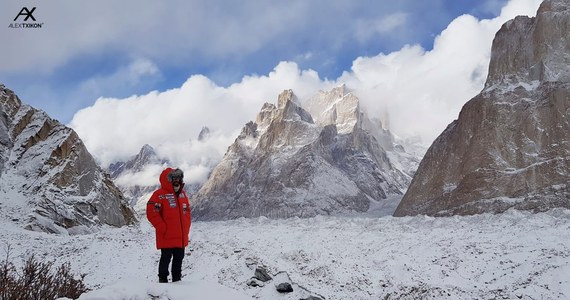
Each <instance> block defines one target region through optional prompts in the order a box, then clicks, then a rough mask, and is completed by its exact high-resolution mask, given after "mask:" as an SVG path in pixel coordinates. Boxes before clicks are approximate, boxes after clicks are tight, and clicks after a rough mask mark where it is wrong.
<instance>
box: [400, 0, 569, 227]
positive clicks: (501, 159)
mask: <svg viewBox="0 0 570 300" xmlns="http://www.w3.org/2000/svg"><path fill="white" fill-rule="evenodd" d="M569 66H570V3H569V2H568V1H565V0H547V1H544V2H543V3H542V4H541V6H540V8H539V10H538V13H537V16H536V18H528V17H517V18H515V19H514V20H511V21H509V22H507V23H506V24H504V25H503V26H502V28H501V29H500V31H499V32H498V33H497V35H496V37H495V40H494V42H493V47H492V56H491V62H490V66H489V76H488V79H487V82H486V84H485V89H484V90H483V91H482V92H481V93H480V94H479V95H477V96H476V97H474V98H473V99H471V100H470V101H469V102H468V103H467V104H465V106H464V107H463V109H462V110H461V113H460V115H459V118H458V120H456V121H454V122H453V123H451V124H450V125H449V126H448V127H447V129H446V130H445V131H444V132H443V133H442V134H441V135H440V136H439V137H438V138H437V139H436V141H435V142H434V143H433V144H432V146H431V147H430V149H429V150H428V152H427V153H426V155H425V156H424V158H423V160H422V162H421V164H420V167H419V169H418V171H417V173H416V175H415V177H414V179H413V181H412V183H411V185H410V187H409V189H408V191H407V193H406V195H405V196H404V198H403V199H402V201H401V203H400V205H399V206H398V208H397V210H396V212H395V216H404V215H415V214H428V215H451V214H476V213H483V212H502V211H504V210H506V209H508V208H511V207H514V208H518V209H525V210H533V211H542V210H546V209H549V208H552V207H570V67H569Z"/></svg>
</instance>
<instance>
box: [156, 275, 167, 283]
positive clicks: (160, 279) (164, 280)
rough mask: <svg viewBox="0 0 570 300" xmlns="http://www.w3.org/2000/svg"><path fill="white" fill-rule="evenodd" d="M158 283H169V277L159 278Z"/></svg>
mask: <svg viewBox="0 0 570 300" xmlns="http://www.w3.org/2000/svg"><path fill="white" fill-rule="evenodd" d="M158 282H160V283H166V282H168V277H164V276H158Z"/></svg>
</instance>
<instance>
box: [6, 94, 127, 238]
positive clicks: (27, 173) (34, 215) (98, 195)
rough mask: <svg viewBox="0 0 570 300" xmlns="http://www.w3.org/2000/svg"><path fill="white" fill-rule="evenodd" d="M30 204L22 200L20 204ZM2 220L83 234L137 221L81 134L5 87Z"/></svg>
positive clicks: (34, 227)
mask: <svg viewBox="0 0 570 300" xmlns="http://www.w3.org/2000/svg"><path fill="white" fill-rule="evenodd" d="M22 198H24V199H26V201H20V200H15V199H22ZM0 203H1V204H2V205H0V218H10V219H11V220H13V221H14V222H16V223H18V224H19V225H21V226H24V227H25V228H27V229H30V230H40V231H46V232H52V233H81V232H86V231H90V230H91V229H92V227H94V226H98V225H102V224H107V225H111V226H123V225H127V224H133V223H136V222H137V220H136V218H135V216H134V213H133V211H132V209H131V207H130V206H129V205H128V203H127V202H126V201H125V199H124V197H123V194H122V193H121V192H120V191H119V190H118V189H117V187H115V185H114V184H113V182H112V181H111V179H110V178H109V175H107V174H106V173H105V172H103V171H102V170H101V168H100V167H99V166H98V165H97V163H96V162H95V160H94V159H93V157H92V156H91V154H90V153H89V152H88V151H87V149H86V148H85V146H84V144H83V142H82V141H81V139H80V138H79V136H77V134H76V133H75V132H74V131H73V130H72V129H70V128H68V127H66V126H64V125H63V124H61V123H60V122H58V121H57V120H54V119H51V118H50V117H49V116H48V115H47V114H46V113H45V112H43V111H41V110H37V109H35V108H33V107H31V106H29V105H27V104H25V103H22V102H21V100H20V99H19V98H18V97H17V96H16V95H15V94H14V93H13V92H12V91H11V90H9V89H7V88H6V87H5V86H4V85H0Z"/></svg>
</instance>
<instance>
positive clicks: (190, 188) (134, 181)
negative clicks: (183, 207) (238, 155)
mask: <svg viewBox="0 0 570 300" xmlns="http://www.w3.org/2000/svg"><path fill="white" fill-rule="evenodd" d="M210 134H211V133H210V129H209V128H208V127H207V126H204V127H202V130H201V131H200V133H199V134H198V139H197V142H198V143H202V142H205V141H206V140H207V139H208V138H209V137H210ZM190 143H192V141H190ZM189 146H190V145H189ZM189 151H190V150H189ZM172 161H176V160H175V159H172V157H165V156H164V155H159V154H158V153H157V151H156V150H155V149H154V148H153V147H152V146H150V145H148V144H145V145H144V146H143V147H142V148H141V150H140V151H139V153H138V154H136V155H134V156H133V157H132V158H131V159H130V160H128V161H126V162H115V163H112V164H111V165H110V166H109V168H108V169H107V171H108V172H109V174H111V178H112V179H113V180H114V181H115V183H116V184H117V186H118V187H119V189H120V190H121V191H122V192H123V193H124V195H125V197H126V198H127V199H128V201H129V203H130V204H131V205H132V206H133V208H134V209H135V211H137V212H143V211H144V210H145V209H146V203H147V201H148V199H149V198H150V196H151V195H152V193H153V192H154V191H155V190H156V189H158V188H159V187H160V183H159V180H158V177H159V175H160V172H162V170H164V168H166V167H181V168H183V169H184V166H178V165H176V164H174V163H172ZM200 162H201V163H203V165H204V166H205V167H207V168H208V169H209V170H211V169H213V168H214V165H215V163H216V162H213V161H210V160H208V159H204V160H202V161H200ZM189 177H190V175H189V174H186V179H190V178H189ZM200 187H201V183H197V182H195V181H190V180H186V183H185V186H184V189H185V190H186V192H187V193H188V194H190V195H192V194H194V193H195V192H196V191H197V190H198V189H199V188H200Z"/></svg>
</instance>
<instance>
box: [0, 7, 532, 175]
mask: <svg viewBox="0 0 570 300" xmlns="http://www.w3.org/2000/svg"><path fill="white" fill-rule="evenodd" d="M539 4H540V1H539V0H509V1H507V0H485V1H470V0H460V1H458V0H429V1H416V0H402V1H344V0H335V1H329V0H327V1H325V0H315V1H304V0H291V1H255V0H247V1H187V0H173V1H146V0H145V1H138V0H137V1H133V0H126V1H112V0H103V1H83V0H81V1H70V0H50V1H41V2H40V1H29V0H24V1H16V0H7V1H2V3H1V4H0V8H1V9H0V23H1V22H3V25H2V26H0V36H1V37H2V46H1V47H0V57H1V63H0V83H3V84H5V85H6V86H7V87H8V88H10V89H12V90H14V91H15V92H16V93H17V94H18V95H19V96H20V98H21V99H22V100H23V101H24V102H26V103H28V104H30V105H32V106H34V107H36V108H39V109H42V110H44V111H46V112H47V113H48V114H49V115H50V116H51V117H53V118H55V119H57V120H59V121H61V122H62V123H64V124H67V125H69V126H71V127H72V128H73V129H75V130H76V131H77V132H78V134H79V135H80V137H81V138H82V139H83V141H84V142H85V144H86V145H87V147H88V149H89V151H90V152H91V153H92V154H94V156H95V157H96V159H97V160H98V161H99V162H100V163H101V164H102V165H103V166H104V167H106V166H108V165H109V164H110V163H112V162H114V161H117V160H125V159H128V158H129V157H130V156H132V155H134V154H136V153H137V152H138V151H139V149H140V148H141V147H142V146H143V145H144V144H150V145H151V146H153V147H155V148H156V149H158V151H159V152H160V153H162V154H164V155H166V156H168V157H174V158H176V159H177V160H178V161H175V163H177V164H179V165H188V166H194V167H199V166H203V161H204V160H208V159H214V160H216V159H220V158H221V156H222V155H223V153H224V152H225V149H226V148H227V146H228V145H229V144H230V143H231V142H232V141H233V140H234V139H235V137H236V136H237V133H239V131H240V129H241V127H242V126H243V125H244V124H245V123H246V122H248V121H249V120H254V119H255V115H256V113H257V112H258V111H259V109H260V108H261V106H262V105H263V103H264V102H270V103H275V102H276V99H277V95H278V94H279V93H280V92H281V91H283V90H284V89H292V90H293V91H294V92H295V93H296V95H297V96H298V97H299V98H301V99H306V98H308V97H310V96H312V95H314V94H315V93H317V92H318V91H319V90H327V89H331V88H332V87H335V86H338V85H340V84H346V85H347V87H348V88H349V89H350V90H352V91H353V92H354V93H355V94H356V95H357V96H358V97H359V98H360V99H361V101H362V104H363V106H364V107H366V109H367V110H368V111H369V114H370V115H371V116H373V117H379V118H381V119H382V120H383V122H384V125H385V126H386V127H387V128H388V129H390V130H391V131H392V132H393V133H395V134H397V135H399V136H402V137H411V136H418V137H420V138H421V139H422V141H423V143H424V144H426V145H429V144H430V143H431V142H432V141H433V140H434V139H435V137H437V135H439V133H440V132H441V131H442V130H443V129H444V128H445V127H446V126H447V125H448V124H449V123H450V122H452V121H453V120H454V119H455V118H456V117H457V115H458V113H459V111H460V109H461V107H462V105H463V104H464V103H465V102H467V101H468V100H469V99H470V98H471V97H473V96H475V95H476V94H477V93H478V92H480V91H481V89H482V87H483V85H484V81H485V78H486V75H487V68H488V63H489V59H490V49H491V43H492V39H493V36H494V34H495V33H496V31H497V30H498V29H499V28H500V26H501V25H502V24H503V23H504V22H506V21H507V20H509V19H511V18H513V17H514V16H516V15H521V14H522V15H529V16H534V15H535V13H536V10H537V8H538V6H539ZM23 7H26V8H27V9H28V10H31V9H32V8H33V7H35V9H34V10H33V13H32V15H33V17H34V18H35V19H36V21H35V22H32V20H30V19H29V20H27V21H25V20H24V16H19V15H18V14H19V13H20V12H21V11H22V9H23ZM17 17H18V19H16V18H17ZM15 19H16V20H15ZM14 23H40V24H41V26H42V27H41V28H10V25H12V24H14ZM203 126H208V127H209V128H210V129H212V131H213V138H212V139H211V140H210V141H208V142H207V143H198V142H196V137H197V136H198V133H199V132H200V130H201V128H202V127H203ZM201 170H202V171H197V172H201V174H202V175H199V176H205V175H204V174H206V173H207V171H205V169H204V168H202V169H201Z"/></svg>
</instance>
